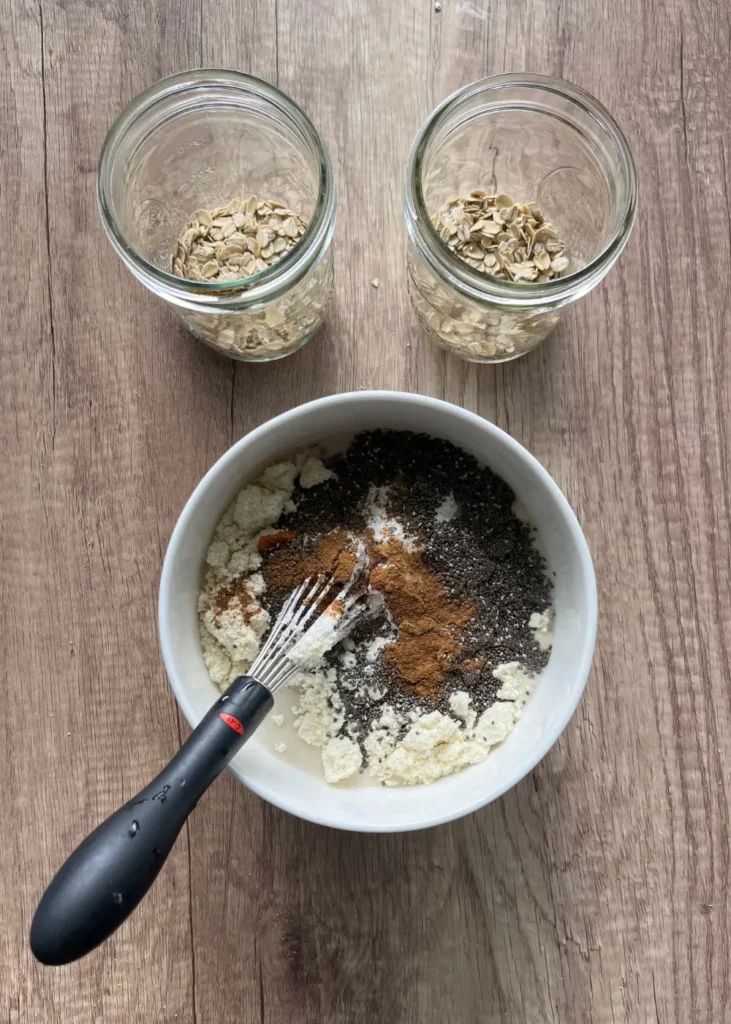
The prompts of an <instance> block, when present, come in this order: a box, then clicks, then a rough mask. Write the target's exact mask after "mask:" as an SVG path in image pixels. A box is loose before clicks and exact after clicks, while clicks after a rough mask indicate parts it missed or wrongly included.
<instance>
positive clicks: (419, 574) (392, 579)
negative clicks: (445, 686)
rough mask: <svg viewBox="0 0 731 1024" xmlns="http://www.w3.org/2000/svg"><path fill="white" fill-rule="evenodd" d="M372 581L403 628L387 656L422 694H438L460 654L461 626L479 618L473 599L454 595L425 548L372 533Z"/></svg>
mask: <svg viewBox="0 0 731 1024" xmlns="http://www.w3.org/2000/svg"><path fill="white" fill-rule="evenodd" d="M366 540H367V550H368V556H369V560H370V562H371V568H370V582H371V586H372V587H373V589H374V590H378V591H380V592H381V593H382V594H383V596H384V598H385V599H386V605H387V607H388V610H389V612H390V614H391V617H392V618H393V620H394V622H395V623H396V625H397V627H398V631H399V635H398V639H397V640H396V642H395V643H393V644H389V645H388V647H386V649H385V651H384V659H385V661H386V662H388V664H390V665H392V666H393V668H394V669H395V670H396V671H397V673H398V674H399V676H400V677H401V678H402V679H403V680H404V681H405V682H406V683H408V684H409V687H410V689H411V690H412V691H413V692H414V693H415V694H416V695H417V696H419V697H428V696H430V695H431V694H433V693H434V691H435V690H436V689H437V687H438V686H439V684H440V683H441V682H442V681H443V680H444V677H445V675H446V673H447V672H448V671H449V669H450V668H451V667H452V665H453V664H454V662H455V659H456V658H457V656H458V655H459V653H460V651H461V649H462V644H461V642H460V635H459V634H460V630H461V629H463V628H464V627H465V626H466V625H467V623H468V622H470V620H471V619H472V618H473V617H474V614H475V607H474V605H473V603H472V602H471V601H466V600H462V601H456V600H451V599H450V598H449V597H448V596H447V594H446V592H445V590H444V587H443V585H442V583H441V581H440V580H439V578H438V577H437V576H435V575H434V574H433V573H431V572H430V571H429V569H428V567H427V565H426V562H425V560H424V557H423V555H422V554H421V553H420V552H419V551H410V550H408V549H407V548H406V547H405V546H404V545H403V544H402V543H401V542H400V541H399V540H397V539H396V538H390V539H388V540H385V541H381V542H378V541H376V540H375V538H374V537H373V534H372V533H370V531H369V535H367V537H366Z"/></svg>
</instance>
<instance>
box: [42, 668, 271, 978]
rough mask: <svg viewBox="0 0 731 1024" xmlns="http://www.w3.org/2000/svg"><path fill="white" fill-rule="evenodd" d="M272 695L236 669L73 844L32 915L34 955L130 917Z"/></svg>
mask: <svg viewBox="0 0 731 1024" xmlns="http://www.w3.org/2000/svg"><path fill="white" fill-rule="evenodd" d="M273 703H274V702H273V699H272V695H271V693H270V692H269V690H267V689H266V687H265V686H262V684H261V683H259V682H257V680H256V679H251V678H250V677H248V676H239V678H238V679H236V680H235V682H233V683H232V684H231V686H229V688H228V690H226V692H225V693H224V694H223V695H222V696H221V697H219V699H218V700H217V701H216V703H215V704H214V705H213V707H212V708H211V709H210V710H209V711H208V712H207V714H206V715H205V716H204V718H203V719H202V720H201V722H200V723H199V725H198V726H197V727H196V728H195V729H194V730H193V732H192V733H191V735H190V737H189V738H188V740H187V741H186V742H185V743H184V744H183V746H182V747H181V748H180V750H179V751H178V753H177V754H176V755H175V757H174V758H173V759H172V761H170V763H169V764H168V765H167V766H166V767H165V768H163V770H162V771H161V772H160V774H159V775H158V776H157V778H155V779H154V780H153V781H152V782H151V783H150V784H149V786H146V787H145V789H143V790H142V791H141V792H139V793H138V794H137V796H135V797H133V798H132V799H131V800H128V801H127V803H126V804H125V805H124V806H123V807H120V809H119V810H118V811H115V812H114V814H112V815H111V816H110V817H109V818H107V819H106V821H104V822H102V824H101V825H99V826H98V827H97V828H96V829H94V831H93V832H92V833H91V835H89V836H87V838H86V839H84V841H83V842H82V843H81V844H80V845H79V846H77V848H76V849H75V850H74V852H73V853H72V854H71V856H70V857H69V858H68V860H67V861H66V863H65V864H63V866H62V867H61V868H60V870H59V871H58V873H57V874H56V876H55V878H54V879H53V881H52V882H51V884H50V885H49V886H48V888H47V889H46V891H45V893H44V894H43V897H42V899H41V902H40V903H39V905H38V909H37V910H36V913H35V916H34V918H33V924H32V925H31V931H30V945H31V949H32V951H33V953H34V955H35V956H36V958H37V959H38V960H40V961H41V963H44V964H50V965H59V964H67V963H71V962H72V961H73V960H78V959H79V957H82V956H85V955H86V954H87V953H89V952H90V951H91V950H92V949H94V947H95V946H98V945H99V943H100V942H103V941H104V940H105V939H108V938H109V936H110V935H111V934H112V932H114V931H115V930H116V929H117V928H118V927H119V926H120V924H122V922H123V921H125V920H126V919H127V918H128V917H129V915H130V914H131V913H132V911H133V910H134V909H135V907H136V906H137V904H138V903H139V902H140V900H141V899H142V897H143V896H144V895H145V893H146V892H147V890H148V889H149V888H150V886H151V885H152V883H153V882H154V881H155V879H156V878H157V875H158V873H159V871H160V869H161V868H162V866H163V864H164V863H165V860H166V859H167V856H168V854H169V853H170V850H171V849H172V847H173V844H174V843H175V840H176V839H177V837H178V834H179V832H180V830H181V828H182V827H183V825H184V824H185V821H186V819H187V817H188V815H189V814H190V812H191V811H192V810H193V808H194V807H195V805H196V803H197V802H198V800H199V799H200V797H201V796H202V795H203V793H205V791H206V790H207V789H208V787H209V786H210V785H211V783H212V782H213V781H214V779H216V778H217V777H218V775H220V773H221V771H222V770H223V769H224V768H225V767H226V765H227V764H228V762H229V761H230V760H231V758H232V757H233V756H234V755H235V754H236V753H237V752H238V751H239V750H240V749H241V747H242V746H243V744H244V743H245V742H246V740H247V739H249V737H250V736H251V735H252V734H253V733H254V730H255V729H256V727H257V726H258V725H259V724H260V723H261V721H262V719H263V718H264V716H265V715H266V714H267V713H268V712H269V711H271V708H272V705H273ZM233 723H236V724H235V725H234V724H233Z"/></svg>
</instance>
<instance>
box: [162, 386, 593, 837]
mask: <svg viewBox="0 0 731 1024" xmlns="http://www.w3.org/2000/svg"><path fill="white" fill-rule="evenodd" d="M378 427H384V428H393V429H397V430H413V431H417V432H426V433H429V434H432V435H434V436H436V437H441V438H445V439H446V440H448V441H451V442H452V443H453V444H455V445H457V446H458V447H460V448H462V449H464V450H465V451H466V452H469V454H470V455H473V456H474V457H475V458H476V459H478V460H479V461H480V462H481V463H483V464H486V465H488V466H490V468H491V469H493V470H494V471H495V472H496V473H498V474H499V475H500V476H501V477H503V478H504V479H505V480H506V481H507V482H508V483H509V484H510V486H511V487H512V488H513V490H514V491H515V493H516V495H517V496H518V497H519V498H520V499H521V500H522V502H523V504H524V505H525V507H526V508H527V510H528V514H529V516H530V518H531V519H532V521H533V522H534V523H535V525H536V526H537V527H538V530H539V533H540V537H541V546H542V548H543V551H544V553H545V555H546V559H547V561H548V566H549V569H550V570H554V571H555V573H556V578H555V590H554V603H555V610H556V628H555V641H554V647H553V652H552V654H551V659H550V661H549V664H548V666H547V668H546V669H545V671H544V673H543V675H542V677H541V680H540V683H539V684H538V686H537V688H536V691H535V693H534V694H533V696H532V697H531V699H530V701H529V702H528V704H527V706H526V708H525V711H524V713H523V716H522V717H521V719H520V721H519V722H518V724H517V725H516V727H515V729H514V730H513V732H512V733H511V734H510V736H509V737H508V738H507V739H506V740H505V742H504V743H502V744H501V745H500V746H499V747H496V748H495V749H494V750H493V751H492V752H491V753H490V754H489V756H488V757H487V760H486V761H485V762H484V763H483V764H479V765H474V766H473V767H471V768H468V769H467V770H466V771H464V772H461V773H458V774H456V775H451V776H448V777H447V778H444V779H440V780H439V781H438V782H435V783H434V784H432V785H431V786H411V787H404V788H388V787H382V786H372V787H366V786H364V787H348V788H338V787H331V786H328V785H327V784H326V783H325V781H324V779H320V778H317V777H315V776H314V775H312V774H310V773H309V772H307V771H304V770H302V769H301V768H298V767H296V766H295V765H294V764H292V763H290V762H288V761H286V760H285V759H284V758H282V757H279V756H278V755H277V754H275V753H274V752H273V751H271V750H269V749H267V747H265V746H264V744H263V743H262V742H261V741H260V740H259V739H258V738H257V737H256V736H254V737H253V738H252V739H251V741H250V742H249V743H248V744H247V745H246V746H245V747H244V749H243V750H242V751H241V753H240V754H238V756H237V757H236V758H235V759H234V760H233V762H232V763H231V766H230V770H231V771H232V772H233V774H234V775H235V776H236V777H237V778H238V779H240V780H241V781H242V782H243V783H245V784H246V785H247V786H248V787H249V788H250V789H252V790H253V791H254V792H255V793H258V794H259V796H261V797H263V798H264V799H265V800H269V801H270V803H273V804H276V805H277V807H281V808H282V809H283V810H285V811H290V812H291V813H292V814H296V815H298V816H299V817H301V818H306V819H307V820H309V821H314V822H318V823H320V824H323V825H330V826H332V827H333V828H341V829H350V830H353V831H358V832H398V831H404V830H407V829H417V828H426V827H428V826H431V825H438V824H441V823H442V822H445V821H450V820H452V819H454V818H459V817H461V816H462V815H464V814H469V813H471V812H472V811H474V810H477V808H478V807H482V806H484V805H485V804H487V803H489V802H490V801H491V800H495V799H496V798H497V797H499V796H501V795H502V794H503V793H505V791H506V790H508V789H510V787H511V786H514V785H515V784H516V783H517V782H518V781H519V780H520V779H522V778H523V776H524V775H526V774H527V773H528V772H529V771H530V770H531V769H532V768H533V767H534V766H535V765H536V764H537V763H538V761H540V759H541V758H542V757H543V756H544V754H545V753H546V752H547V751H548V750H549V749H550V748H551V747H552V746H553V744H554V743H555V742H556V740H557V739H558V737H559V735H560V734H561V732H562V731H563V729H564V728H565V726H566V724H567V723H568V721H569V719H570V718H571V715H572V714H573V713H574V710H575V708H576V705H577V704H578V702H579V698H580V697H581V694H582V691H583V689H584V686H585V684H586V679H587V676H588V673H589V668H590V665H591V659H592V654H593V650H594V639H595V634H596V618H597V596H596V582H595V579H594V569H593V566H592V561H591V556H590V554H589V549H588V547H587V545H586V541H585V539H584V535H583V533H582V532H581V528H580V526H579V524H578V522H577V520H576V517H575V515H574V513H573V512H572V510H571V508H570V507H569V504H568V502H567V501H566V499H565V498H564V496H563V494H562V493H561V491H560V490H559V488H558V487H557V486H556V484H555V483H554V482H553V480H552V479H551V477H550V476H549V475H548V473H547V472H546V470H545V469H543V467H542V466H541V465H540V463H538V462H537V461H536V460H535V459H534V458H533V456H532V455H530V454H529V453H528V452H527V451H526V450H525V448H523V447H522V446H521V445H519V444H518V442H517V441H514V440H513V439H512V438H511V437H509V436H508V434H506V433H504V432H503V431H502V430H500V429H499V428H498V427H496V426H494V425H493V424H492V423H488V422H487V421H486V420H484V419H481V418H480V417H479V416H476V415H474V414H473V413H470V412H466V411H465V410H464V409H460V408H458V407H457V406H454V405H449V404H448V403H447V402H440V401H437V400H436V399H433V398H425V397H423V396H421V395H411V394H403V393H400V392H392V391H370V392H369V391H361V392H355V393H353V394H345V395H333V396H331V397H329V398H322V399H319V400H318V401H316V402H310V403H308V404H307V405H302V406H300V407H299V408H297V409H292V410H291V411H290V412H286V413H283V414H282V415H281V416H277V417H276V418H275V419H273V420H269V422H268V423H265V424H264V425H263V426H261V427H258V428H257V429H256V430H254V431H252V432H251V433H250V434H248V435H247V436H246V437H244V438H242V439H241V440H240V441H239V442H238V443H237V444H235V445H234V446H233V447H232V448H230V449H229V450H228V451H227V452H226V454H225V455H223V456H222V457H221V458H220V459H219V460H218V462H217V463H216V464H215V466H213V467H212V469H210V470H209V471H208V473H206V475H205V476H204V477H203V479H202V480H201V482H200V483H199V484H198V486H197V487H196V489H195V491H194V492H193V494H192V495H191V497H190V499H189V501H188V503H187V505H186V506H185V508H184V509H183V512H182V514H181V516H180V519H179V520H178V523H177V525H176V527H175V530H174V531H173V535H172V537H171V539H170V544H169V546H168V550H167V554H166V556H165V562H164V565H163V570H162V578H161V580H160V606H159V628H160V645H161V648H162V655H163V659H164V661H165V668H166V669H167V674H168V677H169V679H170V683H171V685H172V688H173V691H174V693H175V697H176V699H177V701H178V703H179V705H180V707H181V708H182V710H183V714H184V715H185V717H186V718H187V719H188V721H189V722H190V724H191V726H195V725H197V723H198V722H199V721H200V719H201V718H202V717H203V715H204V714H205V712H206V711H207V710H208V708H209V707H210V705H211V704H212V703H213V700H214V699H215V697H216V696H217V692H218V691H217V690H216V688H215V687H214V685H213V683H211V681H210V679H209V678H208V674H207V672H206V668H205V665H204V663H203V657H202V654H201V649H200V641H199V637H198V624H197V616H196V600H197V596H198V590H199V586H200V582H201V577H202V571H203V565H204V558H205V553H206V550H207V547H208V544H209V542H210V540H211V537H212V535H213V531H214V529H215V527H216V523H217V522H218V519H219V518H220V516H221V514H222V512H223V511H224V509H225V508H226V506H227V505H228V503H229V502H230V501H231V499H232V498H233V497H234V495H235V494H236V493H237V492H238V491H239V490H240V488H241V487H242V486H243V485H244V484H245V483H247V482H248V481H250V480H251V479H252V478H254V477H255V476H256V475H257V473H258V472H260V471H261V470H262V469H264V468H265V467H266V466H267V465H269V464H270V463H272V462H274V461H276V459H277V458H278V457H280V456H282V455H285V454H287V453H290V452H292V451H295V450H297V449H298V448H303V447H306V446H307V445H309V444H313V443H316V442H320V443H327V441H328V439H333V438H347V437H349V436H351V435H352V434H354V433H356V432H357V431H359V430H369V429H374V428H378Z"/></svg>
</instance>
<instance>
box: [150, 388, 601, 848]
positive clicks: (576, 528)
mask: <svg viewBox="0 0 731 1024" xmlns="http://www.w3.org/2000/svg"><path fill="white" fill-rule="evenodd" d="M384 399H385V400H386V401H393V402H396V403H402V402H407V403H410V404H416V405H420V406H421V407H422V408H424V409H425V410H427V411H428V410H441V411H446V412H448V413H449V414H450V415H453V416H454V417H456V418H457V419H462V420H463V421H465V422H467V423H470V424H471V425H472V426H475V427H477V428H479V429H480V430H482V431H484V432H485V433H486V434H487V435H489V436H490V437H491V439H492V440H493V441H494V442H496V443H497V444H501V445H503V446H505V447H507V448H508V449H510V450H511V451H512V452H513V453H514V454H515V455H516V456H517V457H518V458H519V459H520V460H522V461H523V463H524V464H525V465H527V466H528V467H529V469H530V470H531V471H532V472H533V473H534V475H535V476H536V477H537V478H538V480H539V481H540V482H541V483H542V484H543V486H544V487H545V488H547V489H548V490H549V491H550V492H551V495H552V497H553V499H554V501H555V503H556V506H557V508H558V510H559V511H560V514H561V516H562V517H563V518H564V520H565V522H566V525H567V527H568V529H569V532H570V535H571V540H572V542H573V543H574V545H575V547H576V551H577V554H578V557H579V562H580V574H581V581H582V587H583V590H584V591H585V595H586V604H585V606H584V614H585V621H586V625H585V629H584V630H583V634H582V643H581V649H580V652H579V655H578V663H579V668H578V671H577V674H576V675H577V683H578V685H577V686H576V689H575V692H574V693H573V694H572V695H571V696H570V698H569V699H568V700H567V702H566V705H565V707H564V708H563V711H562V713H561V714H560V715H559V716H558V718H557V720H556V722H555V723H554V725H553V727H552V728H551V729H550V730H548V731H547V732H546V733H545V734H544V735H543V736H542V737H541V739H540V741H538V742H537V743H536V744H535V746H534V747H533V748H532V749H531V751H530V754H529V756H528V757H526V758H525V759H523V760H522V761H521V763H520V766H519V767H518V768H517V769H516V770H514V771H512V772H508V773H506V774H505V776H504V777H503V778H502V779H501V780H500V782H499V784H498V785H497V786H496V787H495V789H494V790H493V791H491V792H490V793H489V794H488V795H487V796H485V795H484V794H482V793H480V794H478V795H477V796H476V797H475V798H474V799H473V800H472V801H470V802H469V803H468V804H466V805H464V806H460V807H458V808H457V809H456V810H447V811H445V812H443V813H437V814H432V815H428V814H427V816H425V818H424V820H423V821H422V820H419V821H416V822H413V821H409V822H406V823H404V824H400V823H398V824H391V823H389V824H388V825H387V826H384V825H379V824H378V823H371V822H362V823H361V822H359V823H358V824H357V825H356V824H354V823H353V824H351V823H343V822H342V821H341V820H339V816H338V811H337V808H328V807H327V806H326V805H323V806H322V808H321V810H320V809H319V808H318V811H317V812H312V811H310V810H309V809H308V810H307V811H304V810H303V809H302V808H301V807H300V806H299V804H298V801H297V799H296V798H295V799H289V798H288V796H287V794H286V793H285V794H284V795H282V794H281V793H279V792H276V793H274V792H272V791H270V790H268V789H267V788H266V786H263V785H261V784H259V783H258V782H256V781H252V780H251V779H249V778H247V775H246V772H244V771H241V770H240V769H239V768H236V767H234V766H233V765H229V766H228V771H229V772H230V773H231V774H232V775H234V776H235V777H236V778H237V779H238V780H239V781H240V782H242V783H243V784H244V785H245V786H246V787H247V789H250V790H251V791H252V792H254V793H256V795H257V796H259V797H261V799H263V800H266V801H267V802H268V803H271V804H273V805H274V806H275V807H279V808H280V810H283V811H286V812H288V813H289V814H293V815H294V816H295V817H297V818H300V819H303V820H305V821H311V822H313V823H314V824H317V825H325V826H329V827H330V828H337V829H340V830H342V831H353V832H364V833H365V832H368V833H384V834H385V833H391V832H406V831H415V830H418V829H422V828H430V827H433V826H436V825H442V824H446V823H447V822H450V821H454V820H456V819H458V818H463V817H466V816H467V815H469V814H473V813H474V812H475V811H477V810H479V809H480V808H481V807H484V806H486V805H487V804H488V803H492V801H493V800H497V799H499V798H500V797H501V796H503V795H504V794H505V793H506V792H507V791H508V790H509V789H512V788H513V786H515V785H517V783H518V782H520V781H521V779H523V778H525V776H526V775H528V774H529V773H530V772H531V771H533V769H534V768H535V766H536V765H537V764H538V763H539V761H541V760H542V759H543V758H544V757H545V756H546V754H547V753H548V751H549V750H550V749H551V747H553V745H554V744H555V743H556V741H557V740H558V738H559V736H560V735H561V733H562V732H563V731H564V729H565V728H566V726H567V725H568V723H569V721H570V720H571V718H572V717H573V714H574V712H575V711H576V708H577V707H578V704H579V701H580V700H581V697H582V695H583V692H584V689H585V688H586V683H587V680H588V677H589V671H590V669H591V664H592V660H593V655H594V646H595V642H596V630H597V616H598V597H597V587H596V576H595V573H594V565H593V562H592V558H591V553H590V551H589V546H588V544H587V541H586V538H585V536H584V533H583V530H582V529H581V526H580V525H579V521H578V519H577V518H576V514H575V513H574V511H573V509H572V508H571V506H570V504H569V502H568V500H567V498H566V497H565V495H564V493H563V491H562V490H561V488H560V487H559V486H558V484H557V483H556V482H555V481H554V479H553V477H552V476H551V475H550V473H549V472H548V471H547V470H546V469H544V467H543V466H542V465H541V463H540V462H539V461H538V460H537V459H536V458H535V456H534V455H531V453H530V452H529V451H528V450H527V448H525V447H524V446H523V445H522V444H520V442H519V441H516V440H515V439H514V438H513V437H511V436H510V435H509V434H508V433H506V432H505V431H504V430H502V429H501V428H500V427H498V426H496V425H495V424H494V423H491V422H490V421H489V420H487V419H484V418H483V417H482V416H479V415H478V414H477V413H473V412H470V411H469V410H467V409H463V408H462V407H460V406H457V405H454V404H453V403H451V402H446V401H444V400H442V399H439V398H431V397H429V396H426V395H419V394H416V393H413V392H408V391H386V390H377V391H351V392H342V393H339V394H335V395H328V396H326V397H324V398H317V399H314V400H313V401H310V402H305V403H303V404H301V405H298V406H295V407H294V408H292V409H288V410H286V411H285V412H282V413H280V414H279V415H277V416H274V417H272V418H271V419H268V420H266V421H265V422H264V423H262V424H260V425H259V426H258V427H255V428H254V429H253V430H251V431H249V432H248V433H247V434H245V435H244V436H243V437H241V438H239V440H238V441H236V442H235V443H234V444H233V445H231V447H230V448H228V449H227V451H225V452H224V453H223V455H221V456H220V458H219V459H217V460H216V462H215V463H214V464H213V465H212V466H211V468H210V469H209V470H208V471H207V472H206V473H205V474H204V476H203V477H202V479H201V480H200V482H199V483H198V485H197V486H196V487H195V489H194V490H193V492H192V494H191V495H190V497H189V498H188V500H187V501H186V503H185V505H184V507H183V510H182V512H181V513H180V515H179V517H178V519H177V522H176V523H175V527H174V528H173V532H172V534H171V536H170V540H169V542H168V547H167V550H166V552H165V558H164V560H163V566H162V572H161V575H160V586H159V591H158V616H157V624H158V638H159V644H160V650H161V653H162V659H163V664H164V666H165V673H166V675H167V679H168V682H169V684H170V687H171V689H172V691H173V694H174V696H175V699H176V701H177V703H178V706H179V708H180V709H181V711H182V712H183V714H184V715H185V718H186V720H187V722H188V723H189V725H190V726H191V727H192V728H195V726H196V725H197V724H198V722H199V721H200V718H201V717H202V715H199V714H197V712H196V711H195V710H194V709H193V706H192V703H191V701H190V699H189V696H188V693H187V688H186V687H185V685H184V684H183V682H182V681H181V679H180V678H179V676H178V674H177V672H176V671H175V670H174V667H173V666H174V664H175V663H174V658H173V651H172V638H171V637H170V635H169V632H168V626H167V623H168V621H169V617H170V615H169V613H170V603H171V593H172V587H173V574H174V566H175V563H176V561H177V557H178V553H179V551H180V550H181V545H182V543H183V538H184V535H185V533H186V531H187V527H188V523H189V522H190V520H191V519H192V518H193V516H194V515H195V513H196V511H197V509H198V506H199V504H200V503H201V501H202V500H203V499H204V497H205V495H206V493H207V491H208V489H209V487H210V485H211V483H212V481H213V480H215V478H216V477H217V476H218V474H219V473H220V472H221V471H222V469H223V468H224V467H225V466H227V465H228V464H229V463H230V462H232V461H234V460H236V459H237V458H238V456H239V453H240V452H241V451H242V449H245V448H246V447H248V446H249V445H251V444H252V443H253V442H254V441H255V440H256V439H257V438H258V437H260V436H262V435H264V434H268V433H271V432H272V431H276V430H277V429H278V428H280V427H282V426H284V425H285V424H288V423H290V422H291V421H293V420H297V419H298V418H299V417H300V416H301V415H302V414H303V413H304V412H305V411H311V410H313V409H315V408H327V407H329V406H333V405H340V404H343V403H355V404H365V403H369V402H372V401H374V400H384Z"/></svg>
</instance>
